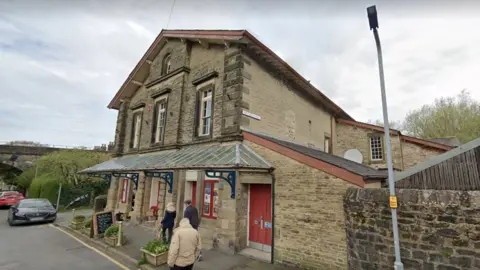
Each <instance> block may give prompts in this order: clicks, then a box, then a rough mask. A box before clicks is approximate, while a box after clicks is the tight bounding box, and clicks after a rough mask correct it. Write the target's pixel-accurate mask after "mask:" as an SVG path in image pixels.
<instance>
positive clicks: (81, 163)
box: [34, 149, 109, 186]
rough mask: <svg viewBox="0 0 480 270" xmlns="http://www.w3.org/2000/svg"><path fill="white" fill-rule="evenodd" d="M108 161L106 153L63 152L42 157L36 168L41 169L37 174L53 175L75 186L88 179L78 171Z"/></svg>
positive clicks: (52, 176)
mask: <svg viewBox="0 0 480 270" xmlns="http://www.w3.org/2000/svg"><path fill="white" fill-rule="evenodd" d="M108 159H109V155H108V153H106V152H95V151H88V150H76V149H74V150H62V151H56V152H52V153H49V154H47V155H44V156H42V157H41V158H39V159H38V160H37V161H36V162H35V164H34V166H38V168H39V169H38V172H37V174H45V173H51V178H55V179H58V180H59V181H61V182H63V183H67V184H71V185H73V186H75V185H78V184H80V183H81V182H82V181H84V180H85V179H86V178H87V177H86V176H84V175H79V174H77V172H78V171H81V170H83V169H86V168H88V167H91V166H94V165H96V164H98V163H102V162H104V161H106V160H108Z"/></svg>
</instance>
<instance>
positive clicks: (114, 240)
mask: <svg viewBox="0 0 480 270" xmlns="http://www.w3.org/2000/svg"><path fill="white" fill-rule="evenodd" d="M103 239H104V241H105V243H106V244H107V245H109V246H112V247H116V246H117V243H118V237H116V236H115V237H104V238H103ZM125 240H126V237H125V235H124V236H123V238H122V245H125V243H126V241H125Z"/></svg>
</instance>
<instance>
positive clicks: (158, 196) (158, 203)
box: [157, 181, 162, 207]
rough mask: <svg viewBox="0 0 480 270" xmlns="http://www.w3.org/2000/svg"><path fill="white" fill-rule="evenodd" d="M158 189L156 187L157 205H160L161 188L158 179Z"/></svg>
mask: <svg viewBox="0 0 480 270" xmlns="http://www.w3.org/2000/svg"><path fill="white" fill-rule="evenodd" d="M157 186H158V189H157V207H159V206H160V189H161V187H162V186H161V185H160V181H158V185H157Z"/></svg>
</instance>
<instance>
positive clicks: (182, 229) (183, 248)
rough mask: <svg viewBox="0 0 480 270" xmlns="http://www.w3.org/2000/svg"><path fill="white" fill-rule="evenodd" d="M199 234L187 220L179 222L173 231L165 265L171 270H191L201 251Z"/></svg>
mask: <svg viewBox="0 0 480 270" xmlns="http://www.w3.org/2000/svg"><path fill="white" fill-rule="evenodd" d="M201 246H202V244H201V240H200V234H199V233H198V231H197V230H195V229H194V228H193V227H192V225H190V221H189V220H188V218H183V219H182V220H180V225H179V227H178V228H176V229H175V231H174V233H173V237H172V242H171V244H170V249H169V250H168V261H167V264H168V266H169V267H170V269H171V270H192V269H193V265H194V264H195V260H196V258H197V257H198V256H199V255H200V250H201Z"/></svg>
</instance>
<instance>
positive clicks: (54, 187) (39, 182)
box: [28, 175, 58, 203]
mask: <svg viewBox="0 0 480 270" xmlns="http://www.w3.org/2000/svg"><path fill="white" fill-rule="evenodd" d="M57 191H58V181H56V180H55V179H52V178H49V177H48V175H41V176H39V177H37V178H36V179H35V180H33V181H32V184H31V185H30V188H29V189H28V197H29V198H43V199H48V200H49V201H50V202H51V203H55V202H56V201H57Z"/></svg>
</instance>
